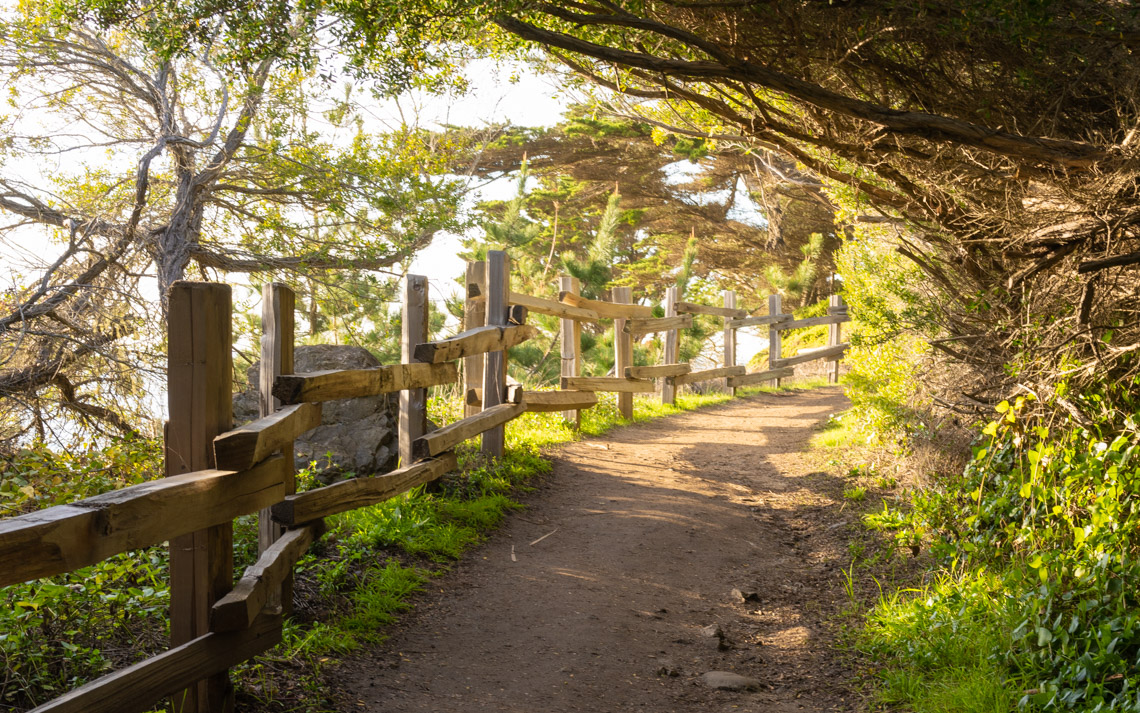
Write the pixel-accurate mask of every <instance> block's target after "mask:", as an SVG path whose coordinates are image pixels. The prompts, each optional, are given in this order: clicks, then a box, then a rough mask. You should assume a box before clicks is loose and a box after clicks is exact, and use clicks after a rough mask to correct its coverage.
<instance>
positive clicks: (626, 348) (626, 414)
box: [613, 287, 633, 419]
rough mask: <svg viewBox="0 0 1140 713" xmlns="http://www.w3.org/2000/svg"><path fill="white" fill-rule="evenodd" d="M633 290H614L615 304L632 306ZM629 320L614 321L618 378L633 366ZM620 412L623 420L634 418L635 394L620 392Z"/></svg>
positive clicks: (615, 361)
mask: <svg viewBox="0 0 1140 713" xmlns="http://www.w3.org/2000/svg"><path fill="white" fill-rule="evenodd" d="M632 295H633V290H631V289H630V288H628V287H615V288H613V298H614V302H616V303H617V304H623V305H627V304H631V303H632V302H633V298H632ZM627 321H628V320H625V319H615V320H614V375H615V376H617V377H618V378H621V377H622V376H625V368H626V367H627V366H633V337H632V336H630V335H629V334H628V333H627V332H626V331H625V324H626V322H627ZM618 410H619V411H620V412H621V416H622V418H625V419H632V418H633V394H631V393H625V392H618Z"/></svg>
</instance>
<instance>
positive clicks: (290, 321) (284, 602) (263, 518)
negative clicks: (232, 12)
mask: <svg viewBox="0 0 1140 713" xmlns="http://www.w3.org/2000/svg"><path fill="white" fill-rule="evenodd" d="M296 303H297V295H296V293H294V292H293V290H292V289H290V288H289V286H288V285H284V284H282V283H280V282H272V283H269V284H268V285H262V287H261V371H260V372H259V374H258V382H259V383H258V387H259V388H258V411H259V415H260V416H262V417H264V416H268V415H269V414H271V413H273V412H275V411H277V409H279V408H281V402H280V401H279V400H277V399H276V398H274V397H273V382H274V381H275V380H276V379H277V377H278V376H280V375H281V374H292V373H293V344H294V312H293V311H294V308H295V307H296ZM281 453H282V455H284V456H285V457H286V458H287V459H288V461H287V467H288V469H289V479H288V481H287V482H286V483H285V494H286V495H292V494H294V493H296V492H297V484H296V481H295V480H294V478H293V458H294V455H295V454H294V452H293V442H292V441H289V443H288V444H286V445H285V446H283V447H282V448H281ZM257 525H258V526H257V552H258V554H261V553H263V552H265V550H267V549H269V547H270V545H272V544H273V543H274V542H276V541H277V540H278V539H280V537H281V534H282V533H283V532H284V531H285V528H283V527H281V526H280V525H278V524H276V523H275V522H273V519H272V511H271V510H270V509H269V508H265V509H263V510H262V511H261V512H260V513H258V523H257ZM267 604H268V605H269V606H280V607H281V611H282V613H284V614H289V613H291V612H292V610H293V574H292V572H290V573H289V575H288V576H287V577H286V578H285V581H283V582H282V583H281V589H280V590H279V591H275V592H272V593H271V594H270V596H269V600H268V601H267Z"/></svg>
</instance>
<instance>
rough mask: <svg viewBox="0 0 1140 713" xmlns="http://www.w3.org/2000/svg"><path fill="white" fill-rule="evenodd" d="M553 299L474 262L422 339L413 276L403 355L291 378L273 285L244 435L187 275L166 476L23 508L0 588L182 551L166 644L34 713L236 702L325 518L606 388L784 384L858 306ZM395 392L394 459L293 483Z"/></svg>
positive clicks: (573, 416) (199, 292)
mask: <svg viewBox="0 0 1140 713" xmlns="http://www.w3.org/2000/svg"><path fill="white" fill-rule="evenodd" d="M560 286H561V290H562V291H561V293H560V295H559V299H558V300H550V299H541V298H537V297H531V296H527V295H521V294H516V293H513V292H511V291H510V288H509V260H508V258H507V256H506V254H505V253H503V252H500V251H495V252H491V253H490V254H489V255H488V258H487V260H486V261H481V262H473V263H470V264H469V266H468V270H467V301H466V307H465V319H464V322H465V324H464V327H465V331H463V332H461V333H460V334H458V335H456V336H454V337H451V338H449V339H443V340H439V341H434V342H432V341H428V327H427V325H428V306H429V300H428V298H427V279H426V278H424V277H421V276H416V275H410V276H408V278H407V280H406V283H405V289H404V295H403V315H402V317H403V319H402V325H403V326H402V330H403V333H402V335H401V336H402V359H401V363H400V364H394V365H390V366H380V367H375V368H370V369H358V370H340V371H325V372H317V373H307V374H294V373H293V343H294V327H293V312H294V295H293V292H292V290H290V289H289V288H288V287H286V286H284V285H281V284H272V285H266V286H265V288H264V291H263V303H262V325H263V335H262V342H261V359H262V362H261V371H260V384H259V388H260V394H261V397H260V410H261V418H259V419H258V420H256V421H254V422H252V423H249V424H246V425H244V426H241V427H238V428H233V415H232V414H233V410H232V394H231V388H232V372H233V364H232V356H231V355H232V347H233V342H232V334H231V321H230V317H231V295H230V287H229V286H228V285H224V284H218V283H194V282H180V283H176V284H175V285H174V286H173V287H172V288H171V292H170V295H169V327H168V374H167V380H168V401H169V412H170V413H169V421H168V423H167V425H166V434H165V436H166V439H165V441H166V477H165V478H161V479H159V480H155V481H152V482H147V483H143V484H141V485H135V486H131V487H127V488H123V489H121V490H116V491H112V492H108V493H104V494H102V495H97V496H95V497H91V498H86V499H84V500H80V501H77V502H74V503H71V504H68V505H62V506H56V507H51V508H47V509H44V510H40V511H38V512H33V513H30V514H27V515H22V516H19V517H14V518H8V519H5V520H0V587H4V586H8V585H12V584H17V583H20V582H25V581H29V580H33V579H38V578H41V577H51V576H54V575H58V574H62V573H65V572H69V571H71V570H75V569H79V568H81V567H86V566H89V565H93V564H96V563H98V562H100V561H102V560H104V559H107V558H109V557H111V556H113V555H116V554H119V553H122V552H125V551H128V550H132V549H137V548H142V547H148V546H152V545H156V544H160V543H162V542H169V547H170V590H171V598H170V623H171V626H170V630H171V648H170V649H168V650H167V651H164V652H162V653H160V654H158V655H156V656H153V657H151V658H148V659H146V660H144V661H142V662H140V663H136V664H134V665H132V666H128V667H126V668H123V669H121V670H118V671H115V672H114V673H111V674H108V675H106V676H103V677H101V678H99V679H96V680H94V681H91V682H90V683H87V684H86V685H83V686H81V687H79V688H77V689H75V690H72V691H70V692H68V693H66V694H64V695H62V696H60V697H58V698H56V699H54V700H52V701H50V702H48V703H45V704H43V705H41V706H39V707H38V708H36V709H35V711H36V712H39V713H47V712H49V711H50V712H52V713H61V712H65V711H66V712H76V713H79V712H80V711H82V712H83V713H98V712H100V711H107V712H108V713H110V712H114V713H131V712H132V711H145V710H149V709H151V708H153V707H155V705H158V704H160V702H161V701H162V700H163V699H167V698H169V700H170V707H171V709H172V710H174V711H177V712H178V713H219V712H224V711H230V710H232V708H233V700H234V699H233V687H232V684H231V682H230V679H229V673H228V670H229V669H230V668H231V667H233V666H235V665H236V664H238V663H240V662H242V661H245V660H248V659H250V658H252V657H253V656H255V655H257V654H258V653H261V652H264V651H266V650H268V649H270V648H272V647H273V646H275V645H276V644H277V643H278V642H279V641H280V640H281V635H282V617H283V616H285V615H286V614H288V613H289V610H290V607H291V604H292V599H293V596H292V573H293V567H294V565H295V564H296V562H297V561H298V560H299V559H300V558H301V557H302V556H303V555H304V554H305V552H306V550H307V549H308V547H309V545H310V544H312V543H313V542H314V541H315V540H317V539H318V538H320V537H321V535H322V534H323V532H324V529H325V528H324V522H323V521H324V518H326V517H328V516H331V515H335V514H337V513H341V512H346V511H348V510H353V509H356V508H361V507H366V506H369V505H374V504H377V503H380V502H383V501H384V500H387V499H389V498H392V497H394V496H397V495H400V494H402V493H405V492H407V491H409V490H411V489H413V488H415V487H417V486H420V485H424V484H427V483H430V482H432V481H435V480H437V479H439V478H440V477H441V476H442V475H443V474H445V473H447V472H448V471H451V470H453V469H455V468H456V465H457V462H456V456H455V452H454V449H455V447H456V446H457V445H459V444H460V443H462V442H464V441H466V440H468V439H470V438H473V437H475V436H479V435H481V436H482V449H483V451H484V452H485V453H487V454H489V455H491V456H501V455H502V452H503V441H504V439H503V436H504V433H503V427H504V425H505V424H506V423H507V422H509V421H511V420H512V419H514V418H516V417H518V416H520V415H521V414H523V413H526V412H528V411H562V412H563V413H564V415H565V417H566V418H567V419H570V420H573V421H575V422H576V421H577V419H578V418H579V414H580V411H581V410H582V409H587V408H590V407H591V406H593V405H595V404H596V403H597V395H596V392H617V394H618V399H619V401H618V402H619V407H620V409H621V412H622V414H623V415H624V416H625V417H627V418H629V417H632V414H633V394H634V393H648V392H652V391H655V384H654V379H664V383H663V385H662V398H663V399H664V400H665V401H666V402H670V403H671V402H672V401H673V398H674V396H675V394H676V389H677V388H678V387H680V386H682V385H684V384H693V383H697V382H701V381H707V380H713V379H726V385H727V387H728V388H730V389H733V390H734V391H735V389H736V388H739V387H742V386H747V385H753V384H759V383H761V382H765V381H777V382H778V380H779V379H781V378H786V377H788V376H790V375H791V374H792V366H793V365H795V364H799V363H802V362H805V361H809V360H813V359H824V360H829V361H832V362H835V367H834V370H833V375H834V376H837V374H838V361H839V359H840V358H841V357H842V354H843V352H844V350H845V349H846V347H847V345H846V344H841V343H840V342H839V335H840V332H839V329H840V324H841V323H842V322H844V321H847V315H846V308H845V307H844V306H843V303H842V301H841V300H839V298H838V297H833V298H832V302H831V307H830V308H829V310H828V315H827V316H826V317H814V318H810V319H800V320H796V319H793V317H792V316H791V315H788V314H783V313H781V310H780V298H779V297H778V296H776V297H771V298H769V303H768V309H769V314H768V315H767V316H760V317H753V316H749V315H748V313H746V312H745V311H744V310H741V309H737V308H736V306H735V294H734V293H732V292H731V291H726V292H725V293H724V306H722V307H710V306H705V305H698V304H691V303H687V302H681V301H678V300H677V294H676V288H670V289H669V291H668V293H667V296H666V300H665V315H666V316H665V317H663V318H654V317H653V316H652V312H651V308H649V307H646V306H643V305H637V304H633V303H632V299H631V294H630V290H629V288H620V287H619V288H615V289H614V290H613V300H612V301H608V302H607V301H599V300H590V299H586V298H583V297H581V296H579V294H578V291H579V290H578V282H577V280H575V279H574V278H570V277H563V278H561V285H560ZM529 312H536V313H542V314H549V315H554V316H557V317H560V318H561V320H562V321H561V331H562V337H563V338H562V381H561V389H559V390H557V391H524V390H522V389H521V388H519V387H518V386H515V385H508V384H507V378H506V350H507V349H509V348H510V347H512V346H514V345H517V344H520V343H522V342H524V341H526V340H527V339H530V338H532V337H534V336H535V335H536V334H537V330H536V329H535V328H534V327H533V326H529V325H527V324H526V319H527V314H528V313H529ZM695 314H706V315H713V316H718V317H723V318H724V355H725V364H724V366H722V367H719V368H715V369H707V370H702V371H692V370H691V368H690V365H689V364H686V363H675V362H676V360H677V348H678V330H679V329H684V328H686V327H689V326H691V324H692V319H693V317H692V316H693V315H695ZM611 319H612V320H613V321H614V330H615V340H614V344H615V350H616V355H615V356H616V368H615V373H616V374H617V376H613V377H584V376H582V375H581V370H582V364H581V349H580V341H581V325H582V323H583V322H597V321H600V320H611ZM817 324H828V325H831V333H830V339H829V346H827V347H824V348H822V349H815V350H811V351H808V352H806V353H805V352H801V353H800V354H797V355H795V356H791V357H783V356H781V353H780V332H782V331H785V330H788V329H796V328H799V327H808V326H813V325H817ZM756 326H767V327H768V328H769V340H770V343H771V347H770V349H769V354H770V360H769V365H768V366H769V368H768V369H766V370H764V371H761V372H757V373H752V374H749V373H746V368H745V367H744V366H738V365H736V363H735V361H736V359H735V332H736V330H737V329H742V328H745V327H756ZM655 332H665V334H666V338H665V354H664V361H665V363H663V364H660V365H656V366H634V365H633V359H632V353H633V350H632V343H633V342H632V340H633V338H635V337H637V336H642V335H646V334H650V333H655ZM460 360H462V361H463V363H464V369H463V373H464V374H465V380H466V404H467V405H466V415H465V417H464V418H463V419H461V420H459V421H457V422H455V423H452V424H449V425H446V426H444V427H443V428H440V429H438V430H435V431H432V432H427V411H426V402H427V398H426V395H427V389H428V388H429V387H432V386H438V385H443V384H451V383H457V382H458V381H459V378H460V370H459V368H458V365H457V362H459V361H460ZM393 392H398V393H399V396H400V411H399V444H400V445H399V449H400V459H401V467H400V468H399V469H397V470H395V471H393V472H390V473H387V474H383V475H374V476H363V477H356V478H351V479H348V480H343V481H340V482H336V483H333V484H331V485H327V486H325V487H321V488H316V489H313V490H309V491H306V492H302V493H297V492H296V491H295V483H294V470H293V457H292V454H293V442H294V439H296V438H298V437H299V436H301V435H302V434H304V433H305V432H306V431H308V430H310V429H312V428H315V427H316V426H318V425H319V424H320V422H321V403H322V402H324V401H331V400H336V399H346V398H355V397H362V396H374V395H378V394H386V393H393ZM253 513H258V514H259V540H260V542H259V545H260V546H259V552H260V556H259V558H258V560H257V561H256V563H254V564H253V565H252V566H250V567H249V568H247V569H246V571H245V572H244V574H243V576H242V577H241V578H240V580H239V581H238V582H236V583H235V582H234V581H233V521H234V519H235V518H238V517H241V516H245V515H251V514H253Z"/></svg>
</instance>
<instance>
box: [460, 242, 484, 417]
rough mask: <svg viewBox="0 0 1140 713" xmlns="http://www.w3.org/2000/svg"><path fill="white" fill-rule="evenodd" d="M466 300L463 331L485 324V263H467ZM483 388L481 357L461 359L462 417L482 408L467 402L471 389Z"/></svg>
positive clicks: (475, 355)
mask: <svg viewBox="0 0 1140 713" xmlns="http://www.w3.org/2000/svg"><path fill="white" fill-rule="evenodd" d="M466 291H467V298H466V301H465V302H464V303H463V329H464V330H465V331H466V330H468V329H475V328H476V327H482V326H484V325H486V324H487V263H485V262H484V261H482V260H479V261H478V262H474V261H472V262H468V263H467V288H466ZM475 297H478V298H479V299H472V298H475ZM482 388H483V355H482V354H473V355H471V356H469V357H464V358H463V403H464V406H463V416H464V418H470V417H472V416H478V415H479V412H480V411H482V409H483V407H482V406H479V405H477V404H472V403H469V402H468V399H467V394H469V393H471V391H472V389H482Z"/></svg>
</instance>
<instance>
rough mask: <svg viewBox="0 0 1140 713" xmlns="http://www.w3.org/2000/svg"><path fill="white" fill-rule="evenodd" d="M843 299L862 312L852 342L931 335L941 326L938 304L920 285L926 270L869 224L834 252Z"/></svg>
mask: <svg viewBox="0 0 1140 713" xmlns="http://www.w3.org/2000/svg"><path fill="white" fill-rule="evenodd" d="M835 266H836V270H837V271H838V273H839V275H840V276H841V277H842V279H843V299H844V301H845V302H847V305H848V309H849V310H850V311H851V313H852V314H855V315H858V318H859V321H858V324H857V327H858V328H857V329H855V330H854V331H853V333H852V334H851V342H852V344H864V343H867V344H879V343H882V342H885V341H888V340H890V339H892V338H894V337H895V335H897V334H900V333H902V332H906V331H909V332H913V333H917V334H924V335H928V334H930V333H931V331H932V330H933V329H935V328H936V326H937V320H935V319H934V316H933V305H932V304H931V302H930V300H929V298H928V295H927V294H925V293H923V292H922V291H921V286H922V285H923V284H924V283H925V282H926V279H927V278H926V276H925V275H923V274H922V272H921V271H920V270H919V268H918V267H917V266H916V265H915V264H914V263H913V262H911V261H910V260H907V259H906V258H904V257H902V256H901V255H899V254H898V253H897V252H895V251H894V250H892V249H891V241H890V240H888V239H885V236H883V235H881V234H880V233H878V232H876V231H875V230H873V229H870V228H867V227H860V229H859V230H858V231H857V232H856V234H855V237H853V238H851V239H848V240H845V241H844V243H843V247H842V248H840V249H839V250H838V251H837V252H836V254H835Z"/></svg>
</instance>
